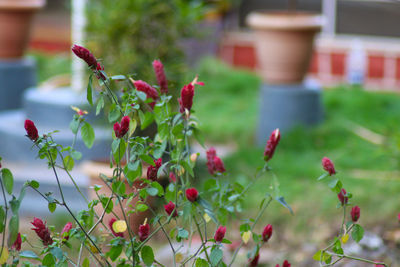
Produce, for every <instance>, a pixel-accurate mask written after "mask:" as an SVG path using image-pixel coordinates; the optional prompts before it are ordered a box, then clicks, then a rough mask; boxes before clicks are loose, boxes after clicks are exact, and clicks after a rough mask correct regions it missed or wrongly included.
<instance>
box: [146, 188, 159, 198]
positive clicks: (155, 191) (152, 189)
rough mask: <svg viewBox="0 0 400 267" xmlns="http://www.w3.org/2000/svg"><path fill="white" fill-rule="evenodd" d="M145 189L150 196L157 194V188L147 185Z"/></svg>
mask: <svg viewBox="0 0 400 267" xmlns="http://www.w3.org/2000/svg"><path fill="white" fill-rule="evenodd" d="M146 191H147V193H148V194H149V195H150V196H153V197H154V196H155V195H157V194H158V189H157V188H154V187H147V188H146Z"/></svg>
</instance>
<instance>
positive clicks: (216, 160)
mask: <svg viewBox="0 0 400 267" xmlns="http://www.w3.org/2000/svg"><path fill="white" fill-rule="evenodd" d="M214 168H215V171H217V172H220V173H223V172H226V170H225V166H224V163H223V162H222V160H221V159H220V158H219V157H218V156H215V157H214Z"/></svg>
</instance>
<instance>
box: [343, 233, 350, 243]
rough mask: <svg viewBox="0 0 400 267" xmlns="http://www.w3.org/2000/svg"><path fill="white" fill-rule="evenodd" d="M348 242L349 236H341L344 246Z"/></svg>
mask: <svg viewBox="0 0 400 267" xmlns="http://www.w3.org/2000/svg"><path fill="white" fill-rule="evenodd" d="M347 241H349V234H345V235H343V236H342V243H343V244H346V243H347Z"/></svg>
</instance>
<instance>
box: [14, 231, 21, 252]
mask: <svg viewBox="0 0 400 267" xmlns="http://www.w3.org/2000/svg"><path fill="white" fill-rule="evenodd" d="M21 245H22V239H21V233H18V235H17V239H16V240H15V242H14V244H12V246H11V248H12V249H15V250H16V251H20V250H21Z"/></svg>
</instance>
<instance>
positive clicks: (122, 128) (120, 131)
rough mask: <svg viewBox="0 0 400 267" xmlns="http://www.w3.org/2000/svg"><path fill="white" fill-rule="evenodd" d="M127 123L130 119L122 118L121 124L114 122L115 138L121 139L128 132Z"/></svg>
mask: <svg viewBox="0 0 400 267" xmlns="http://www.w3.org/2000/svg"><path fill="white" fill-rule="evenodd" d="M129 122H130V118H129V117H128V116H124V117H122V119H121V123H118V122H116V123H115V124H114V133H115V137H117V138H122V137H124V135H125V134H126V133H127V132H128V131H129Z"/></svg>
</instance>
